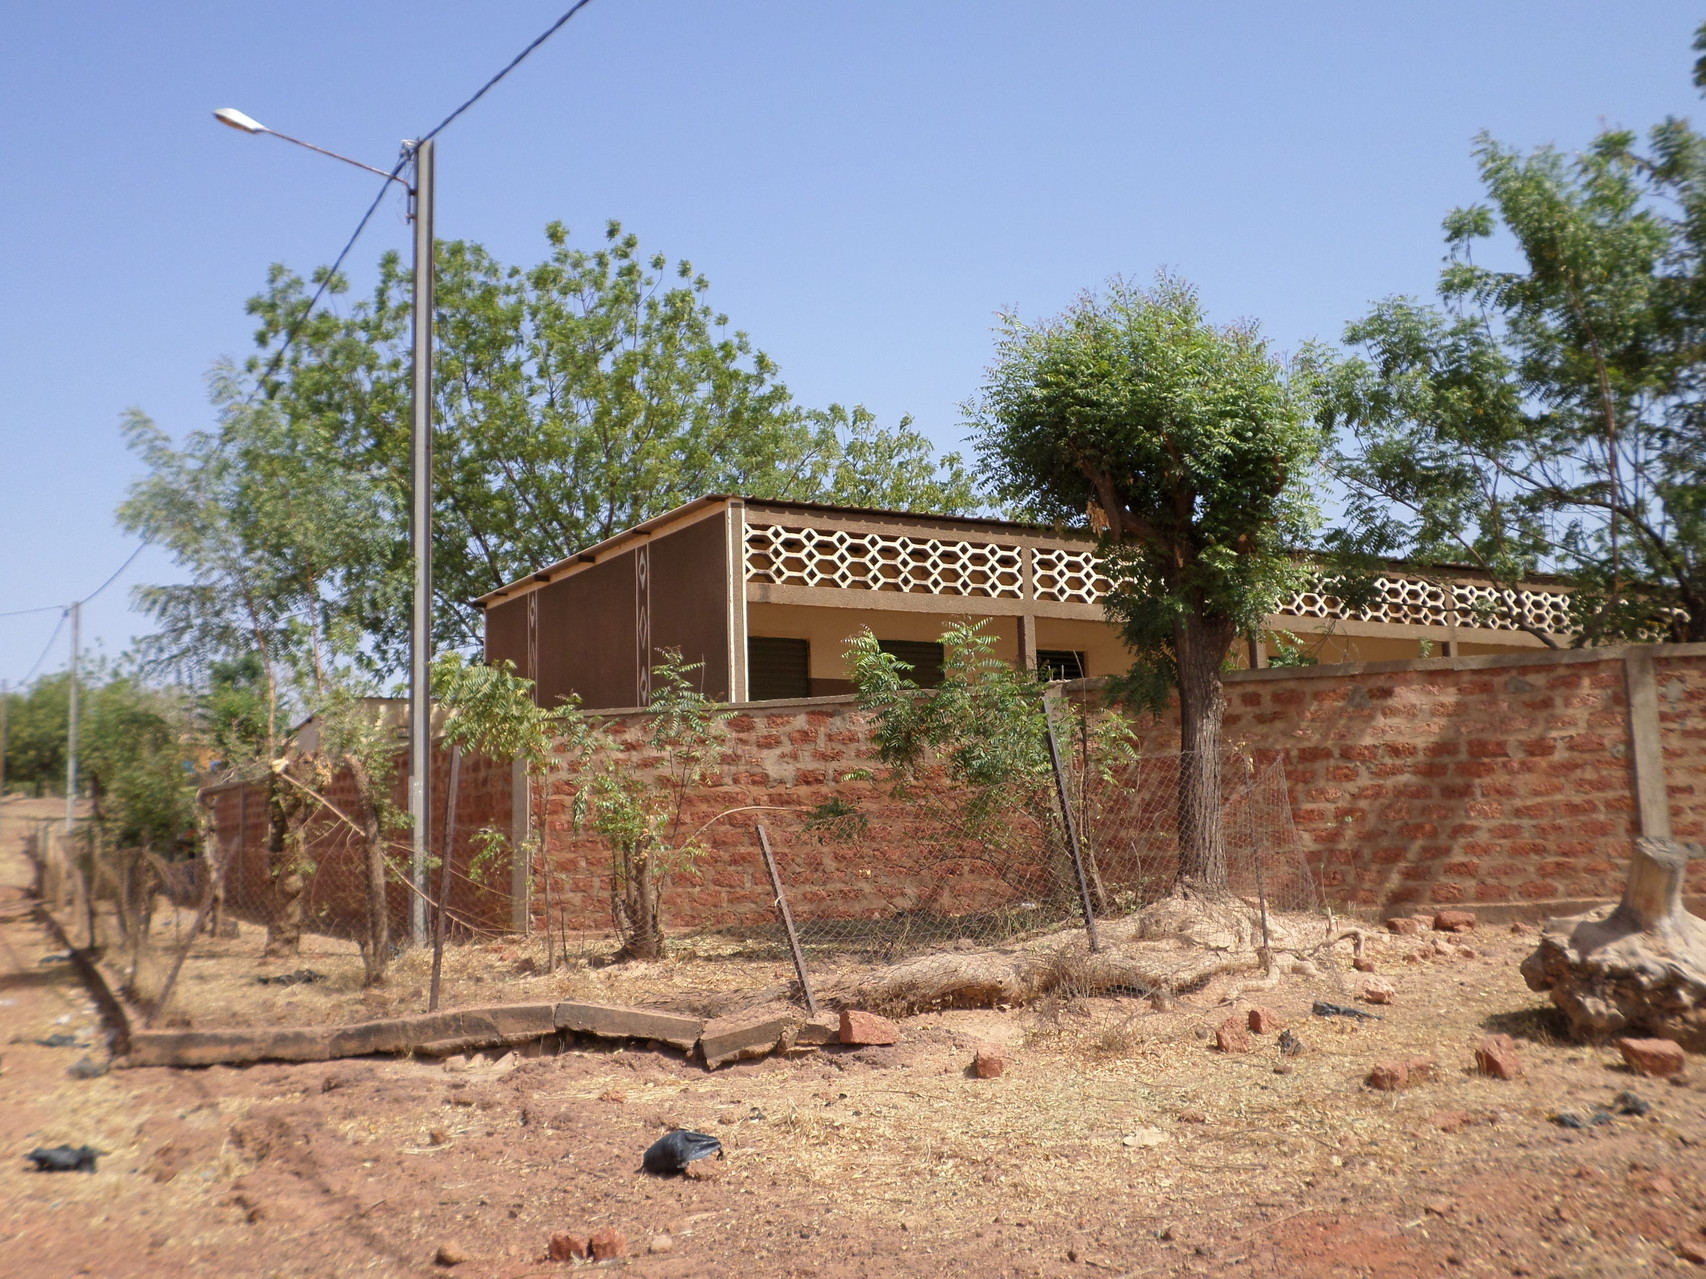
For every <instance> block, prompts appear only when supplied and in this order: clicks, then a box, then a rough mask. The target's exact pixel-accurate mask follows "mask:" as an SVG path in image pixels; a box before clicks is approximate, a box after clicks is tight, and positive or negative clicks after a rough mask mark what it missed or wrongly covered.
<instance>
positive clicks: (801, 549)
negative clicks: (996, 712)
mask: <svg viewBox="0 0 1706 1279" xmlns="http://www.w3.org/2000/svg"><path fill="white" fill-rule="evenodd" d="M746 580H747V581H749V582H768V583H770V584H772V585H775V586H830V587H835V586H839V587H843V588H852V589H854V590H865V591H904V592H915V593H918V594H924V595H959V596H977V597H981V598H984V599H1015V600H1016V599H1023V598H1024V593H1025V592H1024V566H1023V561H1022V558H1021V553H1020V549H1019V547H1017V546H1010V545H1006V544H1003V543H1000V542H961V541H944V540H941V539H938V538H933V537H906V536H904V535H899V534H885V533H854V532H849V531H848V530H846V529H835V528H790V527H787V526H785V525H781V524H749V525H748V526H747V530H746Z"/></svg>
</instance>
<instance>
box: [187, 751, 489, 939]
mask: <svg viewBox="0 0 1706 1279" xmlns="http://www.w3.org/2000/svg"><path fill="white" fill-rule="evenodd" d="M461 772H462V775H461V781H460V784H459V786H458V790H457V806H456V836H457V837H456V843H455V848H454V852H453V854H452V861H451V866H452V869H453V872H454V873H453V875H452V878H451V895H450V907H451V916H450V917H451V918H452V919H453V920H457V921H459V922H465V923H468V924H470V925H472V926H474V927H476V928H480V929H485V930H492V931H497V930H502V929H507V928H508V927H509V925H510V900H509V892H510V869H509V862H508V859H507V858H504V857H500V858H499V859H498V860H497V864H494V865H491V866H490V867H489V868H488V869H485V870H483V871H482V873H481V876H480V882H479V883H478V884H477V883H474V882H471V881H470V879H469V878H468V871H469V867H470V864H471V863H472V861H473V859H474V857H475V856H476V855H477V854H478V852H479V847H478V845H477V843H476V842H475V839H474V836H475V833H476V832H477V831H479V830H480V829H482V828H483V827H488V826H489V827H495V828H496V829H498V830H501V831H503V832H504V833H506V834H508V833H510V823H511V806H510V803H511V800H510V797H511V775H512V774H511V768H510V765H509V763H508V762H507V761H495V760H489V759H485V758H483V757H480V756H467V757H464V759H463V760H462V770H461ZM449 784H450V762H449V756H448V755H447V754H446V753H445V752H443V751H439V752H437V753H436V754H435V756H434V759H433V779H432V791H433V808H434V813H435V822H436V828H435V830H434V833H433V840H434V845H435V852H436V851H437V850H438V849H441V848H442V847H443V845H442V842H441V841H442V839H443V836H444V826H443V823H444V816H445V800H446V797H447V795H448V793H449ZM390 789H391V802H392V803H393V804H395V805H396V806H397V808H398V809H400V810H404V809H407V807H408V757H407V755H406V754H399V756H398V758H397V762H396V766H395V769H394V770H393V773H392V776H391V788H390ZM324 794H325V797H326V798H327V799H328V800H329V801H331V803H332V804H333V805H335V806H336V807H337V808H338V809H339V810H341V811H342V812H344V813H347V814H349V815H350V816H352V817H353V816H355V786H354V783H353V782H352V781H351V779H350V777H349V774H348V773H347V772H346V773H341V774H339V775H338V776H337V777H335V778H334V779H333V780H332V784H331V785H330V786H329V787H328V788H327V789H326V791H325V792H324ZM202 799H203V802H204V803H205V804H206V805H207V806H208V809H209V811H210V813H211V816H212V834H213V845H214V847H215V848H216V849H218V850H220V851H221V854H222V855H224V853H225V852H226V850H231V852H232V860H231V861H230V862H229V863H228V865H227V869H226V884H225V901H226V908H227V910H229V911H230V912H231V913H232V914H233V915H235V916H237V917H238V918H241V919H246V920H249V921H250V922H252V923H256V924H265V923H266V922H267V918H268V912H269V910H270V904H271V902H270V896H269V892H268V878H267V863H266V842H267V831H268V815H267V795H266V788H265V787H264V786H263V785H261V784H259V783H247V784H233V785H228V786H217V787H210V788H209V789H207V790H205V791H203V792H202ZM308 829H309V837H308V853H309V857H310V859H311V860H312V861H313V862H314V866H315V869H314V872H313V874H312V875H311V876H310V878H309V882H308V885H307V888H306V889H305V890H304V893H303V923H304V927H306V928H308V929H309V930H310V931H313V932H319V933H325V934H328V935H331V936H337V937H356V936H359V935H360V933H361V932H362V931H363V930H364V927H365V926H364V924H363V923H362V921H363V919H364V918H365V914H364V912H365V904H364V903H365V900H366V897H365V894H366V883H367V879H366V862H365V857H364V854H363V853H362V851H361V849H360V848H359V847H358V846H357V843H356V841H355V839H354V838H353V835H352V833H351V831H350V829H349V827H348V826H347V825H345V823H343V822H342V821H340V820H338V818H336V817H335V816H333V815H332V814H331V813H329V812H324V811H322V812H321V813H319V814H317V815H316V816H315V817H314V818H313V819H312V820H311V821H310V823H309V828H308ZM396 841H397V842H396V843H395V844H394V846H393V848H392V851H391V854H390V856H391V858H392V860H393V864H394V865H396V866H398V867H399V868H400V869H401V870H402V872H403V873H404V874H407V869H408V865H409V843H408V836H407V834H406V832H402V831H399V832H397V833H396ZM429 882H430V883H431V884H432V885H433V891H434V893H435V894H436V892H437V887H436V885H437V882H438V876H437V874H436V873H432V874H430V875H429ZM412 897H413V894H412V892H411V891H410V889H409V888H408V887H407V886H406V885H405V884H404V883H402V882H400V881H397V880H396V878H395V877H393V882H392V883H391V884H390V885H389V891H388V893H387V898H388V902H389V905H390V910H391V928H392V930H393V935H394V936H395V935H399V934H398V930H406V929H407V928H408V927H409V920H410V915H411V913H410V902H411V900H412Z"/></svg>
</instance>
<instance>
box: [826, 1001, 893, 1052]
mask: <svg viewBox="0 0 1706 1279" xmlns="http://www.w3.org/2000/svg"><path fill="white" fill-rule="evenodd" d="M840 1038H841V1042H842V1043H844V1044H861V1045H864V1046H867V1047H871V1046H883V1045H887V1044H898V1043H899V1042H900V1027H899V1026H898V1025H896V1024H895V1023H894V1022H892V1021H890V1020H889V1019H888V1018H887V1017H879V1016H877V1015H876V1014H875V1013H867V1012H861V1011H860V1010H858V1009H856V1008H843V1009H842V1010H841V1033H840Z"/></svg>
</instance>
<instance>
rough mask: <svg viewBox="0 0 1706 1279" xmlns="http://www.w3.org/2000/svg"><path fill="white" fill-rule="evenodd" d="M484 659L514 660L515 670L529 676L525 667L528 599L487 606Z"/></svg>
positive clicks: (519, 673)
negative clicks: (491, 606)
mask: <svg viewBox="0 0 1706 1279" xmlns="http://www.w3.org/2000/svg"><path fill="white" fill-rule="evenodd" d="M486 661H487V662H488V663H492V662H501V661H510V662H514V663H515V673H516V674H517V675H520V676H521V677H522V678H523V679H532V678H533V672H532V671H530V670H528V669H527V599H526V598H525V597H523V598H521V599H515V600H511V601H509V602H508V603H507V604H499V605H496V606H495V607H493V608H489V609H487V610H486Z"/></svg>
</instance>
